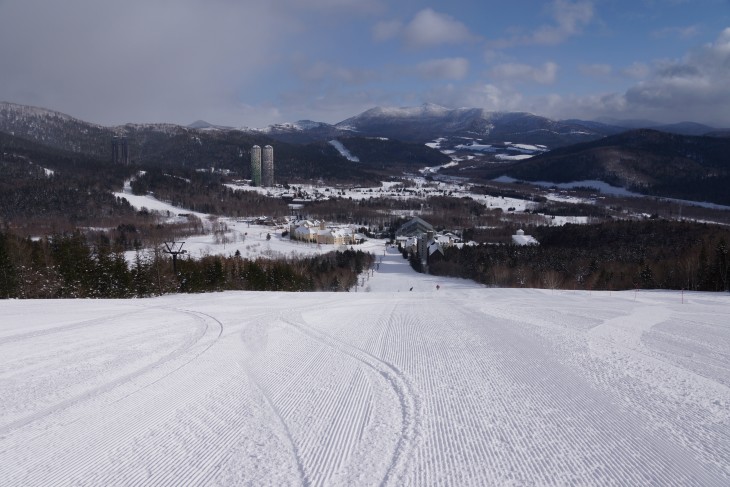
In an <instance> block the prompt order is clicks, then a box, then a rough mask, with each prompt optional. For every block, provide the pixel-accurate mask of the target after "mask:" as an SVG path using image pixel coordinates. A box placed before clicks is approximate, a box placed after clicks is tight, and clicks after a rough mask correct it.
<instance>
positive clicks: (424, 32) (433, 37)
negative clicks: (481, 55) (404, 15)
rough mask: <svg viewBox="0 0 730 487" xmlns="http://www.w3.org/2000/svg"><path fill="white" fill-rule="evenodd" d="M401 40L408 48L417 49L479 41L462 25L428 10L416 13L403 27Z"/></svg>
mask: <svg viewBox="0 0 730 487" xmlns="http://www.w3.org/2000/svg"><path fill="white" fill-rule="evenodd" d="M403 38H404V40H405V42H406V44H407V45H408V46H410V47H419V48H420V47H432V46H438V45H442V44H463V43H466V42H473V41H476V40H478V39H479V37H478V36H476V35H475V34H473V33H472V32H471V31H470V30H469V28H468V27H467V26H466V25H464V24H463V23H461V22H459V21H458V20H455V19H454V18H453V17H451V16H449V15H446V14H441V13H438V12H435V11H434V10H432V9H430V8H427V9H424V10H421V11H420V12H418V13H417V14H416V16H415V17H414V18H413V20H412V21H411V22H409V23H408V25H406V26H405V28H404V29H403Z"/></svg>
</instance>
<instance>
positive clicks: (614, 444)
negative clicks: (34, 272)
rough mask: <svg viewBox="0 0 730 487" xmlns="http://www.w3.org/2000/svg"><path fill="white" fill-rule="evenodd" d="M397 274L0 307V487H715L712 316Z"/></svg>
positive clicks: (719, 318)
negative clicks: (322, 287)
mask: <svg viewBox="0 0 730 487" xmlns="http://www.w3.org/2000/svg"><path fill="white" fill-rule="evenodd" d="M398 265H400V263H399V262H398V261H396V260H387V259H386V261H385V262H383V264H381V269H380V272H378V273H376V275H375V276H374V277H373V278H372V279H371V280H370V281H369V286H370V287H371V289H372V292H359V293H339V294H335V293H315V294H284V293H219V294H213V295H210V294H209V295H193V296H189V295H185V296H168V297H163V298H157V299H148V300H127V301H122V300H120V301H107V300H98V301H2V302H0V479H2V482H1V483H2V485H4V486H33V485H38V486H41V485H43V486H46V485H238V484H245V485H380V484H385V485H418V486H421V485H661V486H667V485H683V486H686V485H698V486H711V485H718V486H719V485H729V484H730V311H729V309H730V298H728V296H727V295H713V294H690V295H686V294H685V296H684V303H682V302H681V296H680V295H679V294H678V293H661V292H645V293H638V295H637V296H636V297H635V295H634V293H633V292H630V293H611V294H609V293H592V294H589V293H586V292H580V293H570V292H562V293H558V292H555V293H551V292H550V291H538V290H508V289H485V288H479V287H475V286H473V285H469V284H467V283H464V282H458V281H449V280H443V279H442V280H436V279H435V278H432V277H427V276H415V275H412V274H409V273H408V272H399V271H398V269H397V268H396V266H398ZM401 270H402V269H401ZM435 283H439V284H440V285H441V290H439V291H437V290H436V289H435ZM410 287H414V291H413V292H409V291H408V289H409V288H410Z"/></svg>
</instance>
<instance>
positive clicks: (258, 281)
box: [0, 231, 373, 298]
mask: <svg viewBox="0 0 730 487" xmlns="http://www.w3.org/2000/svg"><path fill="white" fill-rule="evenodd" d="M372 263H373V256H372V255H371V254H367V253H364V252H362V251H359V250H357V251H355V250H345V251H344V252H330V253H328V254H324V255H320V256H314V257H308V258H302V259H278V260H269V259H261V258H260V259H256V260H247V259H243V258H242V257H241V256H240V255H235V256H231V257H222V256H205V257H202V258H200V259H193V258H188V257H185V258H181V259H179V260H178V262H177V274H176V273H174V272H173V268H172V263H171V259H170V257H169V256H168V255H167V254H164V253H163V252H162V251H161V249H160V248H159V247H158V248H156V249H155V250H153V251H151V252H139V251H138V252H137V254H136V256H135V258H134V262H133V263H132V264H131V265H129V264H128V263H127V261H126V259H125V256H124V252H123V251H122V249H121V248H120V247H119V246H118V245H115V244H114V243H113V242H111V241H110V240H109V239H108V238H104V237H103V236H100V238H97V239H96V241H93V242H90V241H89V240H88V239H87V237H85V236H84V235H83V234H82V233H80V232H75V233H72V234H66V235H54V236H52V237H49V238H43V239H27V238H25V239H24V238H20V237H17V236H15V235H13V234H11V233H9V232H7V231H0V298H130V297H147V296H155V295H161V294H167V293H177V292H183V293H185V292H189V293H198V292H210V291H223V290H250V291H347V290H349V289H350V288H352V287H353V286H355V285H356V284H357V282H358V281H357V279H358V275H359V274H360V273H361V272H363V271H366V270H368V269H369V268H370V267H371V265H372Z"/></svg>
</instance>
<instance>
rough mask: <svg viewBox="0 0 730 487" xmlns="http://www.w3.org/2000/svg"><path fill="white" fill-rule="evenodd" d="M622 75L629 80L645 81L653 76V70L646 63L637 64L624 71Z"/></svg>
mask: <svg viewBox="0 0 730 487" xmlns="http://www.w3.org/2000/svg"><path fill="white" fill-rule="evenodd" d="M621 73H622V74H623V75H625V76H628V77H629V78H634V79H644V78H646V77H647V76H649V74H651V68H650V67H649V66H648V65H647V64H645V63H639V62H635V63H632V64H631V65H630V66H626V67H625V68H624V69H622V70H621Z"/></svg>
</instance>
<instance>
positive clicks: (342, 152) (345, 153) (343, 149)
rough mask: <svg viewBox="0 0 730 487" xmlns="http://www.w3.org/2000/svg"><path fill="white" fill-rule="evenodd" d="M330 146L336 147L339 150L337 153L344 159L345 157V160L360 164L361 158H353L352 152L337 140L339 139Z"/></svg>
mask: <svg viewBox="0 0 730 487" xmlns="http://www.w3.org/2000/svg"><path fill="white" fill-rule="evenodd" d="M329 144H330V145H331V146H332V147H334V148H335V149H337V152H339V153H340V155H341V156H342V157H344V158H345V159H347V160H348V161H352V162H360V158H359V157H357V156H353V155H352V152H350V151H349V150H347V147H345V146H344V144H343V143H342V142H340V141H339V140H337V139H333V140H330V141H329Z"/></svg>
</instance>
